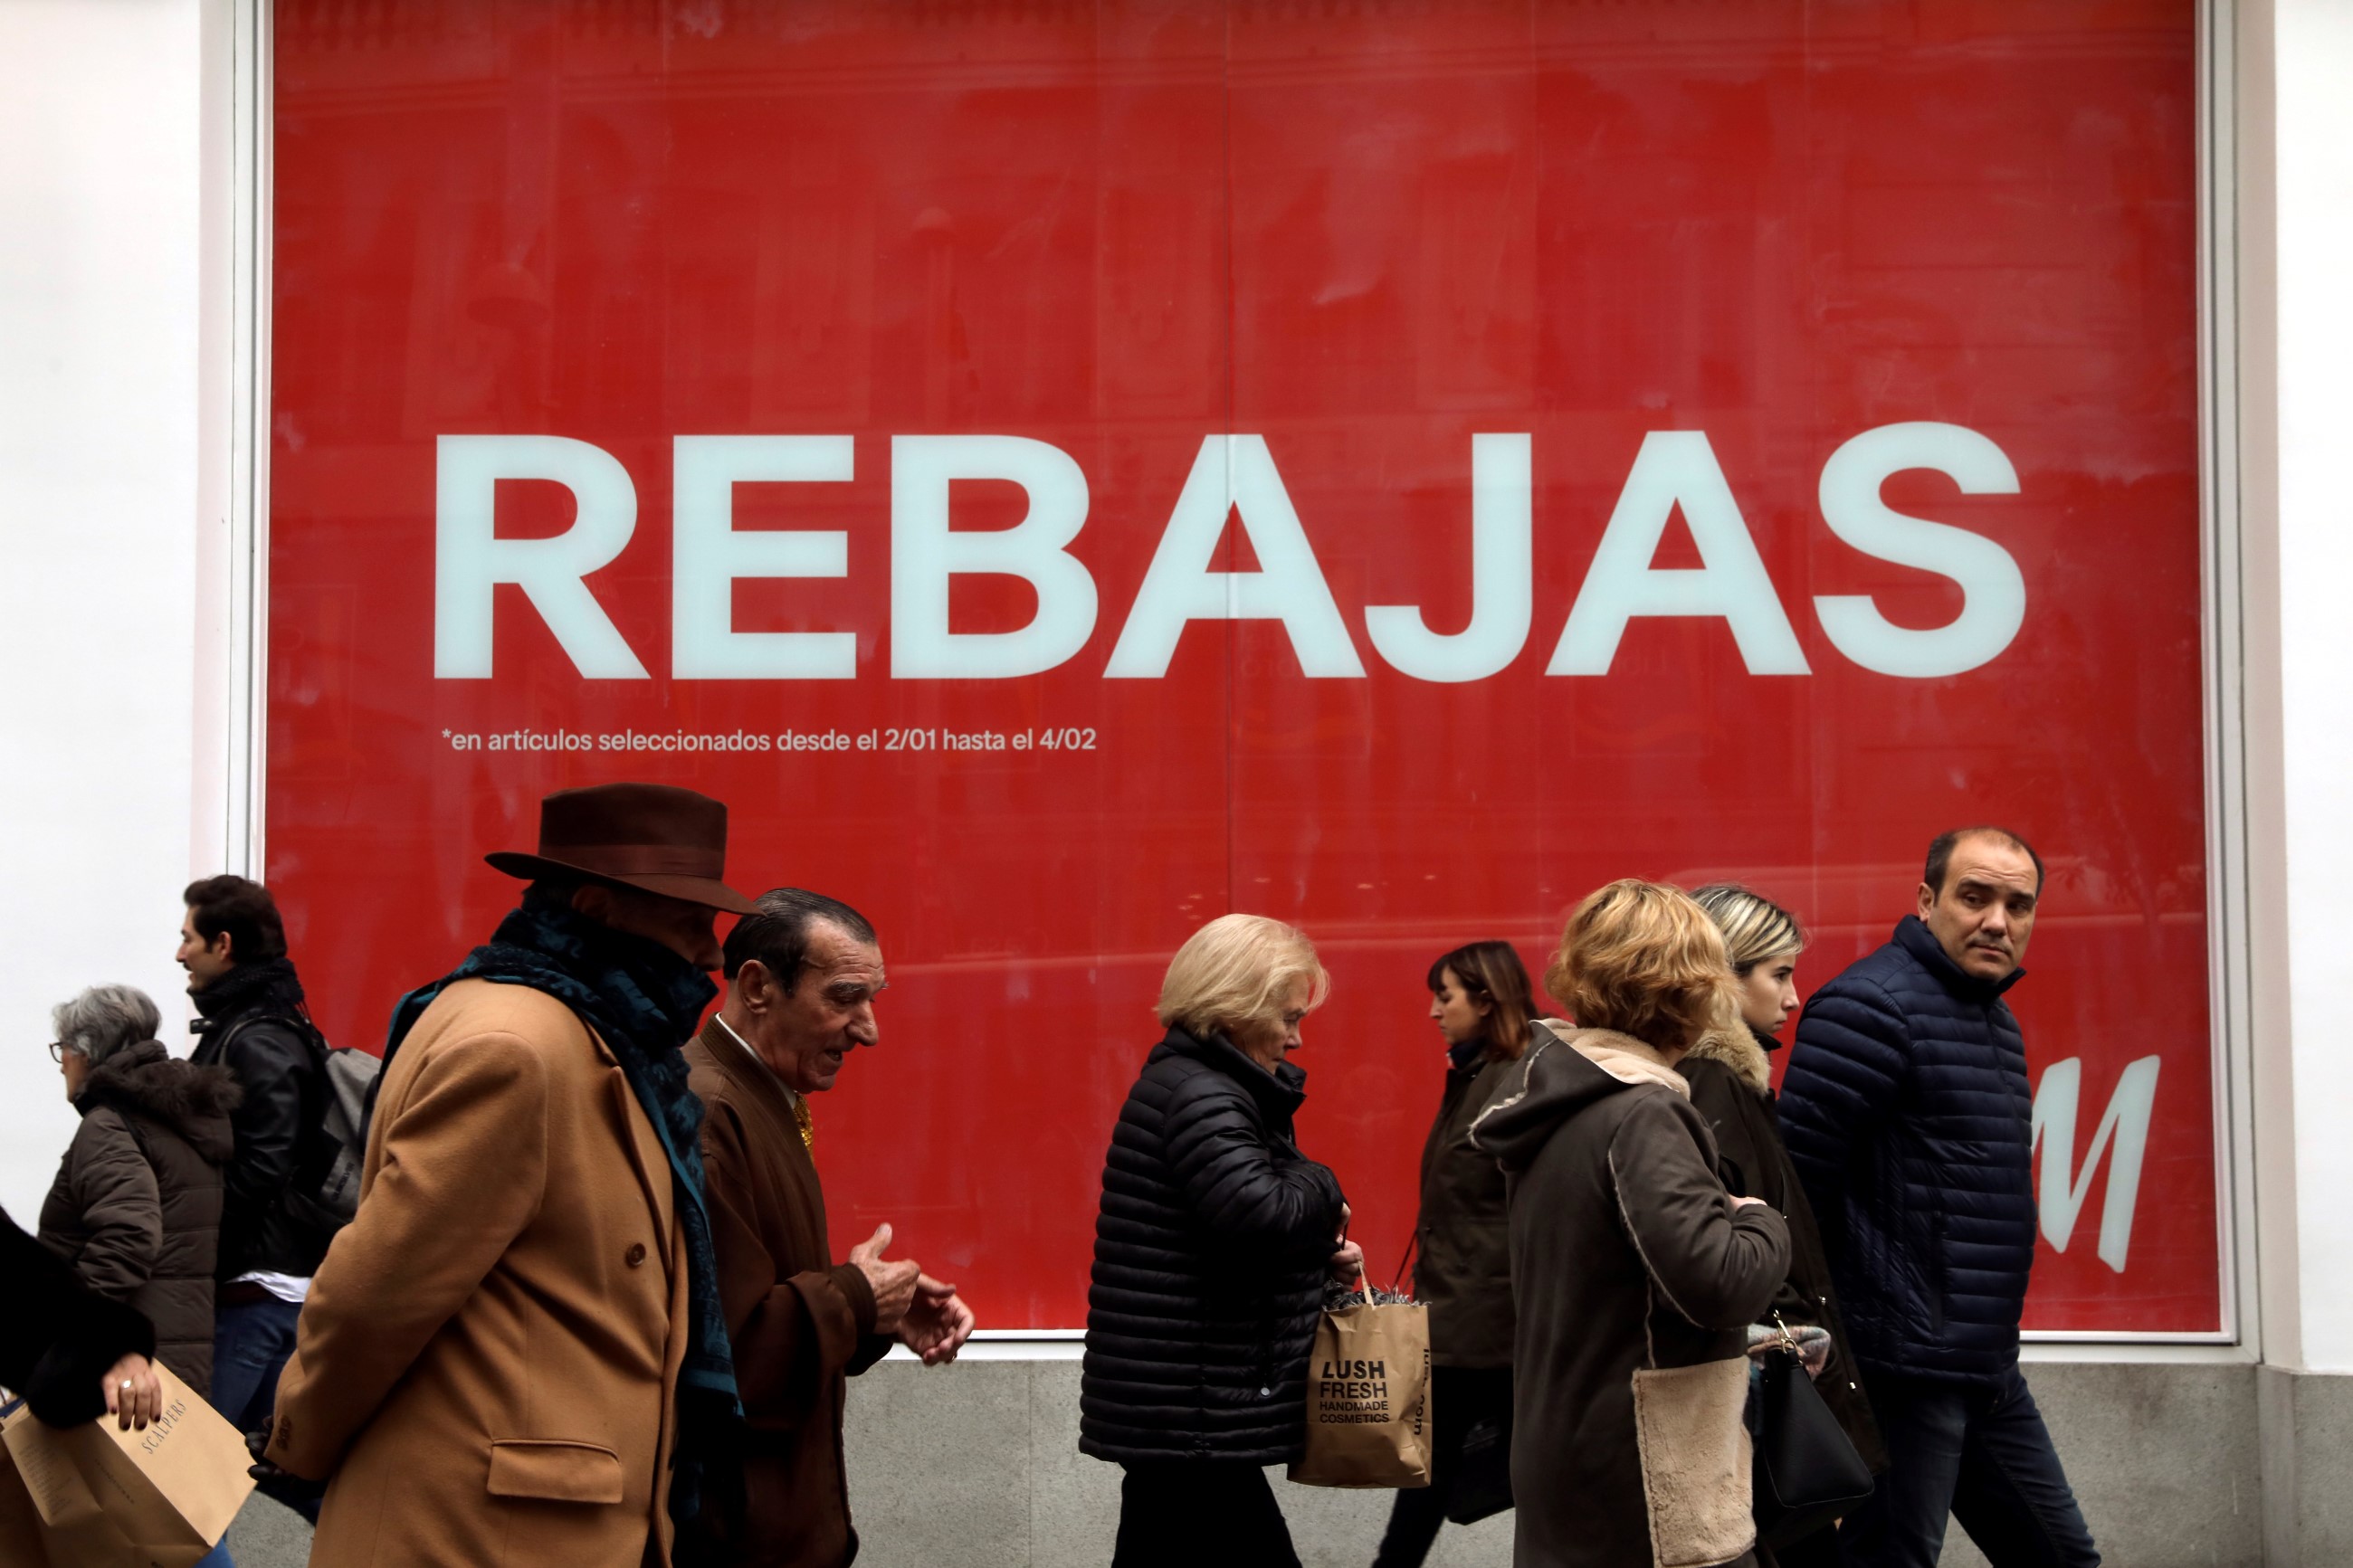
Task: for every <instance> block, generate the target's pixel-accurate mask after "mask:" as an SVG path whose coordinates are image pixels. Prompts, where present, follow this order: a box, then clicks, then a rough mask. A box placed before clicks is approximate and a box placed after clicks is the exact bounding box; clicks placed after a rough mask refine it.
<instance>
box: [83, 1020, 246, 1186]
mask: <svg viewBox="0 0 2353 1568" xmlns="http://www.w3.org/2000/svg"><path fill="white" fill-rule="evenodd" d="M244 1096H245V1091H244V1089H241V1088H240V1087H239V1086H238V1084H237V1078H236V1076H235V1075H234V1074H232V1073H231V1072H230V1071H229V1070H228V1068H224V1067H198V1066H197V1065H196V1064H195V1063H194V1062H188V1061H181V1060H178V1059H176V1058H174V1057H173V1056H172V1054H171V1053H170V1052H169V1051H167V1050H165V1049H164V1043H163V1042H162V1041H161V1040H141V1041H139V1042H138V1043H137V1044H135V1045H129V1046H125V1047H122V1048H121V1050H119V1051H116V1052H115V1053H114V1054H113V1055H112V1056H111V1057H108V1058H106V1059H105V1060H104V1061H102V1062H100V1063H99V1064H98V1065H97V1066H96V1067H94V1068H90V1078H89V1079H88V1080H87V1081H86V1082H84V1083H83V1085H82V1089H81V1093H80V1095H79V1096H78V1097H77V1098H76V1099H75V1100H74V1109H75V1110H79V1111H80V1112H81V1113H82V1114H83V1115H84V1116H87V1115H89V1114H90V1112H91V1111H93V1110H98V1109H99V1108H100V1107H101V1106H109V1107H111V1108H113V1109H114V1110H118V1111H121V1112H123V1113H125V1114H131V1115H139V1116H145V1117H148V1118H150V1119H152V1120H153V1121H160V1122H163V1123H164V1125H165V1126H167V1127H170V1128H171V1129H173V1131H176V1132H177V1133H179V1135H180V1136H181V1137H183V1138H185V1139H186V1140H187V1141H188V1144H189V1146H190V1147H191V1148H193V1149H195V1152H197V1153H198V1154H201V1155H202V1156H204V1157H205V1158H206V1160H209V1161H212V1162H213V1163H216V1164H217V1163H221V1162H223V1161H225V1160H227V1158H228V1157H229V1156H230V1155H231V1154H232V1153H234V1152H236V1150H237V1135H236V1133H235V1131H233V1130H232V1128H231V1127H230V1124H229V1112H230V1111H232V1110H236V1109H237V1105H238V1103H239V1101H241V1100H243V1099H244Z"/></svg>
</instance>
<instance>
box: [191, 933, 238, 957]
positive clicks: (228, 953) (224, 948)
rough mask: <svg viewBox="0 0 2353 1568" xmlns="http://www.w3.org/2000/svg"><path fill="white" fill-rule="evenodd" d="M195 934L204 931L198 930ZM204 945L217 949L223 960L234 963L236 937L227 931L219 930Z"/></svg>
mask: <svg viewBox="0 0 2353 1568" xmlns="http://www.w3.org/2000/svg"><path fill="white" fill-rule="evenodd" d="M196 934H197V935H199V936H201V935H203V934H204V933H203V932H202V931H199V932H197V933H196ZM205 945H206V947H207V948H217V949H219V950H220V957H221V959H222V960H223V961H224V962H227V963H235V962H236V960H237V951H236V949H237V939H236V938H235V937H234V936H232V935H230V934H229V933H228V932H227V931H223V932H221V933H220V935H218V936H216V937H215V938H213V939H212V941H210V942H206V943H205Z"/></svg>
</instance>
